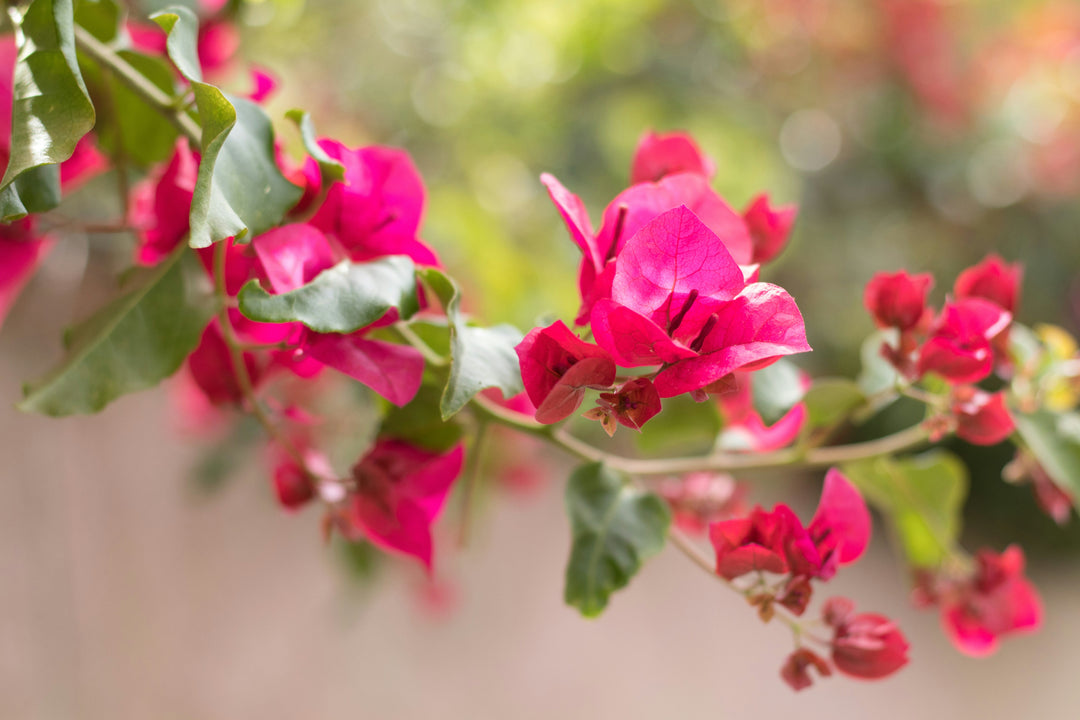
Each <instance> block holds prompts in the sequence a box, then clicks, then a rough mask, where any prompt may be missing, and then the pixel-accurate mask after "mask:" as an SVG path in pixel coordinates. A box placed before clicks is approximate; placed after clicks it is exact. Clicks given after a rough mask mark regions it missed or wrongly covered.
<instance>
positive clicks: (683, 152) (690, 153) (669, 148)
mask: <svg viewBox="0 0 1080 720" xmlns="http://www.w3.org/2000/svg"><path fill="white" fill-rule="evenodd" d="M680 172H691V173H697V174H699V175H704V176H706V177H712V176H713V174H714V173H715V172H716V166H715V165H714V164H713V161H712V160H710V159H709V157H708V156H707V155H705V153H703V152H701V148H699V147H698V146H697V143H696V142H694V139H693V138H692V137H690V136H689V135H687V134H686V133H682V132H673V133H668V134H666V135H658V134H656V133H655V132H653V131H651V130H650V131H649V132H647V133H645V134H644V135H642V136H641V140H639V141H638V146H637V150H636V151H635V152H634V162H633V164H632V166H631V168H630V182H631V183H632V184H634V185H636V184H638V183H645V182H657V181H658V180H660V179H661V178H662V177H664V176H665V175H673V174H675V173H680Z"/></svg>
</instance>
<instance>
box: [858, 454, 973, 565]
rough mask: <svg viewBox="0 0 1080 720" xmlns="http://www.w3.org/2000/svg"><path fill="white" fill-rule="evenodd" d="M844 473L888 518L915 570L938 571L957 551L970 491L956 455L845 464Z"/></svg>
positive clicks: (924, 455)
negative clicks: (918, 568)
mask: <svg viewBox="0 0 1080 720" xmlns="http://www.w3.org/2000/svg"><path fill="white" fill-rule="evenodd" d="M844 472H845V473H846V474H847V477H848V479H849V480H851V482H853V483H855V485H856V487H858V489H859V490H860V491H861V492H862V494H863V496H864V497H865V498H866V499H867V501H869V502H870V504H871V505H873V506H874V507H876V508H877V509H878V510H879V511H880V512H881V513H882V514H883V515H885V517H886V518H888V520H889V523H890V525H891V526H892V528H893V529H894V531H895V532H896V534H897V536H898V537H899V539H900V543H901V545H902V547H903V549H904V553H905V555H906V556H907V559H908V562H909V563H911V565H913V566H915V567H930V568H933V567H937V566H938V565H940V564H941V562H942V561H943V560H944V559H945V558H946V557H947V556H948V555H949V554H950V553H951V552H952V551H953V548H954V546H955V544H956V541H957V539H958V538H959V535H960V529H961V524H962V518H961V510H962V508H963V503H964V498H965V496H966V495H967V487H968V474H967V468H966V467H965V466H964V464H963V463H962V462H961V461H960V460H959V459H957V458H956V457H955V456H954V455H951V454H949V453H947V452H944V451H941V450H933V451H930V452H927V453H924V454H922V455H919V456H916V457H912V458H905V459H902V460H897V459H895V458H890V457H881V458H876V459H873V460H865V461H861V462H857V463H850V464H848V465H845V466H844Z"/></svg>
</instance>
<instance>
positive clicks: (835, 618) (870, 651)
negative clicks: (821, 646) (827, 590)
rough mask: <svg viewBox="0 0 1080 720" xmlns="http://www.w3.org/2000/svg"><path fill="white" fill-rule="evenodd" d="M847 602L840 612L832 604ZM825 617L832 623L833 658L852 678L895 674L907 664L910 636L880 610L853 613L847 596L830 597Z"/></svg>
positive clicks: (838, 668)
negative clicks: (831, 606) (907, 636)
mask: <svg viewBox="0 0 1080 720" xmlns="http://www.w3.org/2000/svg"><path fill="white" fill-rule="evenodd" d="M838 600H839V601H842V602H844V603H846V605H845V606H844V611H841V612H838V611H837V610H836V609H835V607H834V608H830V607H829V604H831V603H834V602H835V601H838ZM825 617H826V619H827V621H828V622H829V624H830V625H832V626H833V631H834V632H833V639H832V661H833V664H834V665H835V666H836V669H837V670H839V671H840V672H842V673H844V674H845V675H850V676H851V677H857V678H863V679H865V680H876V679H879V678H883V677H887V676H889V675H892V674H893V673H894V672H896V671H897V670H899V669H900V668H902V667H904V665H907V663H908V656H907V653H908V648H909V647H910V646H909V644H908V641H907V638H905V637H904V634H903V633H901V632H900V629H899V628H898V627H896V623H894V622H893V621H892V620H890V619H889V618H887V617H885V616H884V615H878V614H877V613H860V614H857V615H856V614H853V613H852V612H851V602H850V601H849V600H846V599H845V598H830V600H829V603H826V611H825Z"/></svg>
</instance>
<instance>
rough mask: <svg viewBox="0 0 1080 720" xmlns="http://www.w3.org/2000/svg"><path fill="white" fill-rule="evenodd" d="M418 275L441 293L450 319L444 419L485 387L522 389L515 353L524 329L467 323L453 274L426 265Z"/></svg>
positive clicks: (505, 393) (508, 391) (512, 391)
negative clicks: (451, 277)
mask: <svg viewBox="0 0 1080 720" xmlns="http://www.w3.org/2000/svg"><path fill="white" fill-rule="evenodd" d="M419 275H420V277H421V278H422V279H423V281H424V282H425V283H426V284H427V285H428V287H430V288H431V290H432V291H433V292H434V293H435V295H436V296H438V298H439V302H441V303H442V306H443V308H444V309H445V310H446V317H447V319H448V320H449V321H450V376H449V378H448V379H447V381H446V389H445V390H444V391H443V396H442V402H441V404H440V409H441V411H442V417H443V419H444V420H445V419H447V418H449V417H451V416H453V415H456V414H457V413H458V412H459V411H460V410H461V408H463V407H465V405H466V404H467V403H468V402H469V400H471V399H472V398H473V396H475V395H476V394H477V393H479V392H480V391H481V390H484V389H486V388H493V387H497V388H499V389H500V390H501V391H502V394H503V397H512V396H513V395H517V394H518V393H519V392H521V391H522V390H523V389H524V386H523V385H522V383H521V368H520V365H519V364H518V357H517V353H516V352H514V348H515V347H516V346H517V344H518V343H520V342H521V338H522V334H521V331H519V330H518V329H517V328H515V327H513V326H511V325H496V326H495V327H490V328H484V327H474V326H471V325H468V324H466V321H465V318H464V317H463V316H462V314H461V310H460V303H461V291H460V290H458V287H457V284H456V283H455V282H454V281H453V280H452V279H450V276H449V275H447V274H446V273H444V272H442V271H441V270H437V269H435V268H424V269H423V270H420V271H419Z"/></svg>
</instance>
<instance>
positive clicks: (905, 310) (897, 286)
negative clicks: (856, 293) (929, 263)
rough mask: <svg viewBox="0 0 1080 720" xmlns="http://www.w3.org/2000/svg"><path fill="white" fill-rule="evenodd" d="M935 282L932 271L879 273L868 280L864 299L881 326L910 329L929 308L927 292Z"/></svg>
mask: <svg viewBox="0 0 1080 720" xmlns="http://www.w3.org/2000/svg"><path fill="white" fill-rule="evenodd" d="M933 284H934V278H933V277H932V276H930V275H929V274H925V273H924V274H922V275H908V274H907V271H906V270H901V271H899V272H897V273H893V274H891V275H890V274H888V273H878V274H877V275H875V276H874V277H873V278H872V279H871V280H870V282H869V283H867V284H866V291H865V293H864V294H863V303H864V304H865V305H866V309H867V310H868V311H869V312H870V315H871V316H873V318H874V322H875V323H877V325H878V327H883V328H889V327H895V328H899V329H900V330H911V329H912V328H914V327H915V326H916V325H918V324H919V320H921V319H922V316H923V313H924V312H925V311H926V293H927V292H929V291H930V288H931V286H933Z"/></svg>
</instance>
